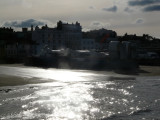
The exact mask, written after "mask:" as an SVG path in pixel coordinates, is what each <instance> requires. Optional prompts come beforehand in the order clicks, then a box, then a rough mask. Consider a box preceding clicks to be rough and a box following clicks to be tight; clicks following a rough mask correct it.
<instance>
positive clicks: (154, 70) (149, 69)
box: [0, 64, 160, 87]
mask: <svg viewBox="0 0 160 120" xmlns="http://www.w3.org/2000/svg"><path fill="white" fill-rule="evenodd" d="M0 66H10V67H23V68H27V66H24V65H23V64H2V65H0ZM86 72H87V71H86ZM92 72H93V71H92ZM95 72H96V73H103V74H109V75H117V74H119V75H134V76H137V77H138V76H160V67H159V66H140V69H139V70H137V71H135V72H128V71H125V72H122V71H119V72H116V71H95ZM93 73H94V72H93ZM51 81H53V80H44V79H40V78H24V77H17V76H8V75H3V74H2V75H0V87H2V86H17V85H26V84H37V83H45V82H51Z"/></svg>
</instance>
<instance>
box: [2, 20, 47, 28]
mask: <svg viewBox="0 0 160 120" xmlns="http://www.w3.org/2000/svg"><path fill="white" fill-rule="evenodd" d="M47 23H48V22H47V21H41V20H34V19H28V20H23V21H19V20H17V21H7V22H5V23H4V24H3V25H2V26H5V27H30V26H31V25H34V26H37V25H38V26H43V25H45V24H47Z"/></svg>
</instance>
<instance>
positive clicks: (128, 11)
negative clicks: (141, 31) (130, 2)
mask: <svg viewBox="0 0 160 120" xmlns="http://www.w3.org/2000/svg"><path fill="white" fill-rule="evenodd" d="M124 11H125V12H127V13H132V12H134V10H132V9H130V8H129V7H126V8H125V9H124Z"/></svg>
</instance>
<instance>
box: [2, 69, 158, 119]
mask: <svg viewBox="0 0 160 120" xmlns="http://www.w3.org/2000/svg"><path fill="white" fill-rule="evenodd" d="M0 76H5V77H0V81H5V80H6V77H7V79H10V80H12V79H13V80H14V79H22V81H28V83H29V82H30V81H33V80H34V81H46V82H43V83H38V82H37V83H36V82H35V83H34V84H25V85H17V86H1V87H0V120H160V76H137V75H122V74H116V73H113V72H112V71H92V70H70V69H55V68H48V69H46V68H45V69H44V68H36V67H24V66H0Z"/></svg>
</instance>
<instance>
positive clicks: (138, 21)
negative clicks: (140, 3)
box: [135, 18, 144, 24]
mask: <svg viewBox="0 0 160 120" xmlns="http://www.w3.org/2000/svg"><path fill="white" fill-rule="evenodd" d="M135 23H136V24H142V23H144V20H143V19H142V18H138V19H137V20H136V21H135Z"/></svg>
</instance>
